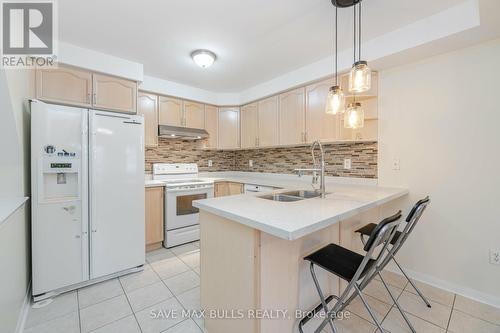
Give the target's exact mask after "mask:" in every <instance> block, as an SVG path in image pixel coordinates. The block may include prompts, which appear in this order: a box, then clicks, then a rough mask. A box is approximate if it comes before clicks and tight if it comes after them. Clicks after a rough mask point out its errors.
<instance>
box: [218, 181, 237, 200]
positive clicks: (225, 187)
mask: <svg viewBox="0 0 500 333" xmlns="http://www.w3.org/2000/svg"><path fill="white" fill-rule="evenodd" d="M243 192H244V184H242V183H236V182H216V183H215V184H214V196H215V197H225V196H228V195H237V194H242V193H243Z"/></svg>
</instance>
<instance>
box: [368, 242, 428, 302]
mask: <svg viewBox="0 0 500 333" xmlns="http://www.w3.org/2000/svg"><path fill="white" fill-rule="evenodd" d="M359 236H360V237H361V242H362V243H363V245H364V244H365V242H366V240H365V238H364V237H363V235H359ZM386 250H387V251H388V252H389V255H390V256H391V259H392V260H393V261H394V262H395V263H396V266H398V268H399V270H400V271H401V272H402V273H403V275H404V277H405V278H406V279H407V280H408V282H410V284H411V286H412V287H413V289H415V291H416V292H417V294H418V295H419V296H420V298H421V299H422V301H424V303H425V305H427V307H428V308H431V307H432V305H431V303H429V301H428V300H427V298H426V297H425V296H424V294H423V293H422V292H421V291H420V289H418V287H417V286H416V285H415V282H413V280H412V279H410V277H409V276H408V274H406V272H405V270H404V269H403V267H401V265H400V264H399V263H398V261H397V260H396V257H394V255H393V254H392V253H391V250H390V249H388V248H386Z"/></svg>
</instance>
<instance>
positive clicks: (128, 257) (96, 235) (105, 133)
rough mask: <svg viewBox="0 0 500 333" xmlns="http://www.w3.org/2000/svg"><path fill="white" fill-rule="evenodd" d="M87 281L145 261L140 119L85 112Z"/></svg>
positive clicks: (142, 158) (141, 120)
mask: <svg viewBox="0 0 500 333" xmlns="http://www.w3.org/2000/svg"><path fill="white" fill-rule="evenodd" d="M89 132H90V134H91V135H90V173H89V175H90V228H91V242H90V251H91V256H90V261H91V266H90V267H91V271H90V274H91V278H97V277H101V276H104V275H108V274H112V273H115V272H119V271H123V270H126V269H129V268H132V267H136V266H140V265H143V264H144V261H145V246H146V245H145V222H144V216H145V215H144V148H143V147H144V144H143V142H144V118H143V117H142V116H129V115H123V114H116V113H110V112H103V111H94V110H91V111H90V129H89Z"/></svg>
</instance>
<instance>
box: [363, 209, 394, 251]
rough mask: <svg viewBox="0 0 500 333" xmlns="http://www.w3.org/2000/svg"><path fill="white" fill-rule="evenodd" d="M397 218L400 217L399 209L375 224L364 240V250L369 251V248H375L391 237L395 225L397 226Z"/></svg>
mask: <svg viewBox="0 0 500 333" xmlns="http://www.w3.org/2000/svg"><path fill="white" fill-rule="evenodd" d="M399 219H401V211H399V212H397V213H396V214H394V215H392V216H389V217H386V218H385V219H383V220H382V222H380V223H379V224H377V226H376V227H375V229H373V232H372V234H371V235H370V238H368V240H367V241H366V244H365V247H364V250H365V251H366V252H369V251H370V250H371V249H375V248H376V247H378V246H379V245H380V244H382V243H384V242H386V241H387V240H389V239H391V237H392V236H393V235H394V233H395V231H396V229H395V227H398V226H399Z"/></svg>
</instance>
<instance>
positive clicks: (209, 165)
mask: <svg viewBox="0 0 500 333" xmlns="http://www.w3.org/2000/svg"><path fill="white" fill-rule="evenodd" d="M212 165H214V164H213V162H212V160H208V167H209V168H210V167H211V166H212Z"/></svg>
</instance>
